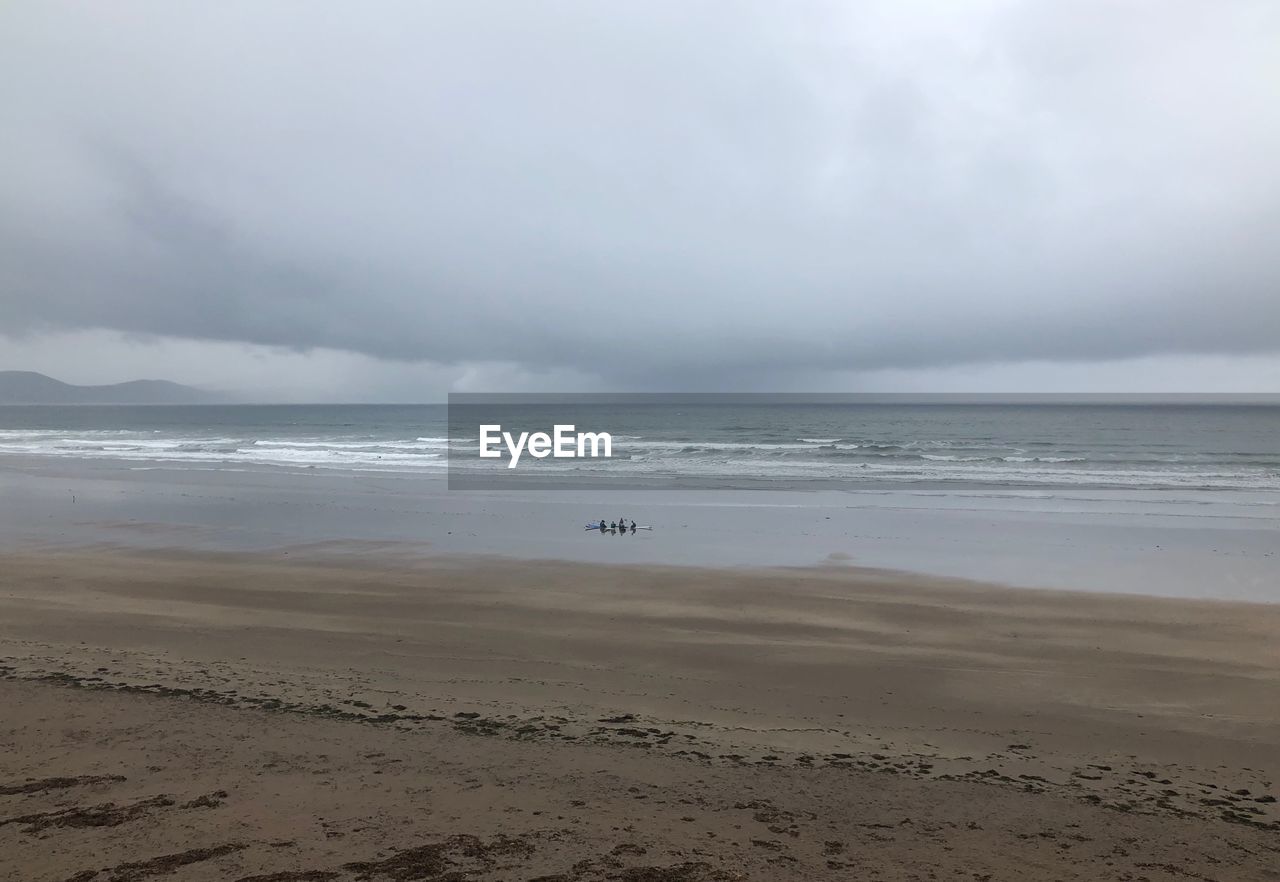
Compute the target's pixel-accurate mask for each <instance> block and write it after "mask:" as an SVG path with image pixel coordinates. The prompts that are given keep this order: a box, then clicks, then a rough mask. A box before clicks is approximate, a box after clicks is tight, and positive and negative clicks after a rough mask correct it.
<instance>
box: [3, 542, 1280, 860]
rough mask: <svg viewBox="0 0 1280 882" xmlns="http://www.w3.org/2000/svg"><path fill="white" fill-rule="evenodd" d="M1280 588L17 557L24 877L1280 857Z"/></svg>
mask: <svg viewBox="0 0 1280 882" xmlns="http://www.w3.org/2000/svg"><path fill="white" fill-rule="evenodd" d="M1277 634H1280V607H1277V606H1272V605H1251V604H1233V603H1220V602H1208V601H1182V600H1168V599H1152V598H1140V597H1132V596H1115V595H1112V596H1108V595H1087V594H1072V593H1061V592H1049V591H1020V590H1013V589H1003V588H992V587H988V586H983V585H978V584H973V583H967V582H961V581H956V580H943V579H934V578H926V577H920V576H913V575H903V574H898V573H893V572H888V571H876V570H859V569H852V568H844V567H840V568H837V567H832V568H816V569H791V570H739V571H727V570H711V569H693V568H663V567H651V566H650V567H620V566H600V565H589V564H569V563H558V562H515V561H501V560H493V559H483V558H440V557H433V558H423V557H417V556H414V555H410V554H407V553H403V552H401V551H399V550H397V547H396V546H381V545H375V544H372V543H345V544H326V545H323V546H318V547H311V548H301V547H294V548H291V549H289V550H287V551H279V552H276V553H271V554H226V553H203V554H177V553H173V552H140V551H137V550H133V551H125V550H119V549H107V548H104V549H100V550H95V551H66V552H49V551H44V552H40V553H31V554H22V553H7V554H4V555H0V675H3V679H0V702H3V706H4V708H5V713H4V715H3V722H2V723H0V878H3V879H14V880H58V882H61V880H72V879H74V880H76V882H87V880H90V879H92V880H96V882H112V880H113V882H127V880H141V879H151V878H158V879H173V880H177V882H182V880H213V879H219V880H221V879H232V880H245V879H255V880H260V882H261V880H276V882H284V880H330V879H331V880H357V879H392V880H402V879H403V880H407V879H428V880H454V882H457V880H462V879H467V880H498V879H503V880H534V879H541V880H543V882H549V880H605V879H621V880H628V882H652V880H728V879H752V880H772V879H929V878H937V879H992V880H996V879H1090V880H1092V879H1117V880H1126V879H1127V880H1137V879H1144V878H1145V879H1150V880H1173V879H1178V880H1185V879H1186V878H1197V879H1216V880H1252V879H1258V880H1262V879H1276V878H1280V873H1278V870H1277V868H1280V845H1278V844H1277V841H1278V840H1280V836H1277V833H1280V806H1278V805H1277V803H1276V797H1277V795H1280V746H1277V745H1280V700H1277V698H1278V697H1280V643H1278V642H1277V637H1276V635H1277Z"/></svg>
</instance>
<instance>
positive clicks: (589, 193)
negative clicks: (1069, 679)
mask: <svg viewBox="0 0 1280 882" xmlns="http://www.w3.org/2000/svg"><path fill="white" fill-rule="evenodd" d="M907 6H910V7H911V9H910V11H907V10H906V9H905V7H907ZM690 7H692V8H690ZM1277 36H1280V7H1277V6H1276V5H1275V4H1273V3H1249V2H1232V3H1219V4H1208V3H1200V2H1167V3H1160V4H1149V3H1124V4H1114V3H1100V2H1082V3H1073V4H1054V5H1048V4H1034V3H997V2H984V3H967V4H965V3H960V4H957V3H942V4H937V5H936V6H929V5H924V6H919V5H912V4H898V3H884V4H875V3H869V4H857V5H846V4H830V5H825V4H778V3H759V4H752V3H741V4H698V5H688V4H651V3H644V4H638V3H637V4H595V3H581V4H571V3H538V4H534V3H465V4H464V3H456V4H405V5H393V4H378V5H374V6H350V7H338V6H316V5H314V4H296V5H294V4H285V3H275V4H268V5H262V4H249V3H245V4H237V3H231V4H217V5H208V4H185V3H136V2H126V3H119V4H102V5H99V6H95V7H91V8H86V7H84V6H78V5H73V4H67V5H63V4H57V3H51V4H36V3H29V4H9V5H7V6H6V8H5V9H4V10H3V11H0V100H2V101H3V105H4V106H5V108H6V110H7V117H8V120H7V122H6V129H7V135H8V136H9V137H7V138H6V141H5V142H4V143H3V144H0V160H2V162H3V165H2V166H0V167H2V168H3V169H4V171H3V176H2V177H0V332H7V333H11V334H12V333H21V332H24V331H27V330H31V329H47V328H53V329H79V328H104V329H113V330H119V331H124V332H131V333H143V334H155V335H163V336H169V337H179V338H193V339H202V340H226V341H243V342H247V343H256V344H265V345H269V346H282V347H290V348H296V349H309V348H312V347H326V348H332V349H339V350H349V351H352V352H359V353H364V354H368V355H372V356H375V357H379V358H387V359H399V360H406V361H411V360H430V361H434V362H439V363H459V362H479V361H500V362H515V363H518V364H520V365H523V366H525V367H526V368H528V369H530V370H538V369H546V368H552V369H561V368H563V369H570V370H578V371H581V372H584V373H586V374H596V375H599V376H603V377H606V378H626V379H627V381H628V382H632V383H637V382H639V383H646V382H647V383H654V384H661V385H663V386H664V387H668V388H669V387H672V386H673V385H699V386H707V385H708V384H709V383H713V382H720V381H723V382H729V381H730V380H734V381H736V383H737V384H741V383H742V382H744V381H745V382H749V383H756V382H758V383H761V384H767V383H768V382H769V380H770V378H771V377H772V378H776V377H777V376H779V375H787V374H790V375H795V376H813V375H815V374H820V373H821V372H823V371H851V370H852V371H857V370H872V369H879V368H913V367H931V366H939V365H950V364H963V363H978V362H999V361H1018V360H1023V359H1028V358H1037V359H1058V360H1085V361H1093V360H1106V359H1114V358H1124V357H1128V356H1139V355H1145V354H1152V353H1253V352H1275V351H1277V350H1278V349H1280V261H1277V260H1276V259H1275V258H1274V256H1273V254H1272V252H1273V251H1274V242H1275V241H1277V239H1278V238H1280V162H1278V161H1277V159H1276V157H1277V156H1280V115H1277V114H1276V113H1275V112H1274V108H1275V106H1277V105H1276V102H1277V99H1280V66H1278V64H1277V62H1276V60H1275V58H1274V53H1273V51H1272V49H1273V48H1274V44H1275V39H1276V37H1277ZM690 378H697V379H696V381H694V380H691V379H690Z"/></svg>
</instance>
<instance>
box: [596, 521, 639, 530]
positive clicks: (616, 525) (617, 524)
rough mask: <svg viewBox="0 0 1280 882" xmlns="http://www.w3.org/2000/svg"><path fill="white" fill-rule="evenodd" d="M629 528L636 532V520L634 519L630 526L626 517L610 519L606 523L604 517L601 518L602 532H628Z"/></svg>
mask: <svg viewBox="0 0 1280 882" xmlns="http://www.w3.org/2000/svg"><path fill="white" fill-rule="evenodd" d="M628 529H630V530H631V532H632V533H634V532H635V531H636V522H635V521H632V522H631V526H630V527H628V526H627V519H626V518H618V519H617V520H616V521H610V522H609V523H608V524H606V523H605V520H604V518H601V519H600V532H601V533H603V532H605V531H610V532H620V533H625V532H627V530H628Z"/></svg>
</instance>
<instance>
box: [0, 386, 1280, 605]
mask: <svg viewBox="0 0 1280 882" xmlns="http://www.w3.org/2000/svg"><path fill="white" fill-rule="evenodd" d="M455 399H456V396H455ZM486 412H487V413H488V412H489V411H486ZM451 413H452V415H453V417H454V418H453V419H452V420H451V419H450V415H451ZM491 413H492V418H493V419H494V420H496V421H499V422H501V424H502V425H503V427H504V429H507V428H510V429H513V430H517V431H519V430H528V431H546V430H547V429H549V428H551V426H552V425H554V424H565V423H572V424H574V425H575V426H576V427H577V429H578V430H579V431H593V432H600V431H608V432H610V433H611V434H612V436H613V439H614V441H613V450H612V453H613V455H612V457H610V458H609V459H607V460H606V459H594V460H593V459H571V460H564V461H556V460H552V459H550V458H548V459H546V460H540V461H538V462H537V463H536V464H535V463H534V461H533V460H530V459H529V458H528V457H525V458H524V459H522V460H521V465H520V468H519V469H518V470H515V471H517V472H521V473H523V471H524V470H525V468H526V463H528V464H529V465H532V466H533V467H534V468H535V469H537V470H538V471H537V472H536V473H535V475H540V478H539V479H538V480H536V481H534V482H533V483H532V484H514V485H509V484H498V483H494V482H492V480H491V479H492V478H493V476H494V475H499V476H504V475H506V474H507V473H508V470H507V469H506V467H505V463H504V462H503V461H501V460H497V461H495V460H481V459H480V457H479V456H478V452H479V438H478V435H479V432H478V426H476V425H475V423H474V422H473V421H469V420H468V419H462V420H459V419H458V415H459V410H458V405H457V404H456V401H455V403H454V404H453V406H452V407H451V408H447V407H446V406H445V405H415V406H391V405H295V406H275V405H236V406H220V405H206V406H199V407H176V406H145V407H132V406H115V407H101V406H75V407H40V406H4V407H0V548H10V549H28V550H29V549H33V548H34V549H43V548H51V547H56V548H66V547H93V548H96V547H100V546H103V545H107V546H127V547H140V548H147V549H180V550H196V551H210V552H224V551H229V552H270V553H273V554H284V553H289V554H291V555H293V554H301V553H303V551H305V550H307V549H317V548H322V549H328V550H329V551H333V550H334V549H351V551H350V553H352V554H356V553H360V554H366V553H367V554H373V555H374V556H377V557H382V556H385V555H387V554H419V553H421V554H446V555H450V554H453V555H485V556H492V555H496V556H502V557H506V558H511V559H555V560H576V561H584V562H597V563H621V564H635V565H651V564H657V565H662V566H669V565H692V566H713V567H736V566H747V567H776V566H812V565H818V566H848V565H856V566H863V567H881V568H891V569H899V570H909V571H913V572H917V573H925V574H930V575H937V576H952V577H961V578H968V579H977V580H980V581H984V582H995V583H1001V584H1008V585H1016V586H1023V587H1043V588H1061V589H1069V590H1087V591H1108V592H1127V593H1144V594H1160V595H1167V596H1178V597H1201V598H1217V599H1233V600H1250V601H1262V602H1268V603H1275V602H1280V406H1277V405H1275V404H1266V403H1263V404H1246V403H1239V402H1231V401H1223V402H1216V403H1213V402H1211V403H1185V402H1184V403H1168V402H1162V403H1124V404H1121V403H1113V402H1109V403H1096V402H1094V403H1089V402H1084V403H1081V402H1073V403H1066V402H1052V401H1050V402H1038V403H1027V402H989V401H986V402H978V403H973V402H965V403H956V402H949V401H944V402H937V401H934V402H915V401H907V402H902V401H898V402H879V401H875V402H838V403H812V402H805V403H796V402H782V403H779V402H770V403H760V402H756V401H751V400H747V401H730V402H723V401H718V402H715V403H707V402H703V401H699V400H684V399H680V400H673V401H659V402H653V401H641V402H631V403H628V402H622V403H611V404H606V405H601V404H599V403H592V404H590V406H586V405H582V404H581V403H580V402H571V403H569V404H565V403H563V402H559V403H555V404H539V403H536V402H535V403H533V404H529V403H528V402H526V401H520V402H517V403H516V404H514V405H512V406H510V407H507V406H506V405H505V404H504V405H502V406H500V407H498V409H497V410H496V411H492V412H491ZM487 418H488V417H486V419H487ZM486 469H487V472H486V471H485V470H486ZM472 470H475V472H476V474H480V475H482V476H483V479H484V480H481V481H479V482H478V483H476V484H475V485H474V486H471V485H469V484H468V482H467V481H463V480H460V479H459V475H463V476H466V475H468V474H470V473H471V471H472ZM570 478H572V479H573V480H569V479H570ZM460 485H463V486H460ZM601 518H603V519H605V520H612V519H614V518H617V519H620V520H621V519H634V520H636V521H637V522H638V523H639V524H643V525H651V526H652V527H653V529H652V530H646V531H639V533H638V534H637V535H634V536H626V541H623V539H622V538H619V537H612V538H613V541H609V539H610V537H602V536H601V534H600V532H599V531H598V530H592V531H584V529H583V528H584V525H586V524H590V523H593V522H595V521H597V520H599V519H601ZM344 553H346V552H344Z"/></svg>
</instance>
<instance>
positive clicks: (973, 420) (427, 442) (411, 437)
mask: <svg viewBox="0 0 1280 882" xmlns="http://www.w3.org/2000/svg"><path fill="white" fill-rule="evenodd" d="M511 416H512V418H511V419H510V420H509V421H508V423H510V424H517V425H520V426H521V427H522V428H523V427H530V428H535V429H536V428H540V427H542V426H543V425H544V424H545V425H546V426H547V427H549V426H550V424H551V423H553V422H576V423H577V424H578V425H579V428H581V429H584V430H585V429H589V430H593V431H611V432H612V433H613V437H614V450H613V458H612V459H609V460H604V459H601V460H581V459H579V460H561V461H554V460H551V459H547V460H542V461H540V462H539V463H537V465H538V467H539V468H541V469H542V470H544V471H547V470H556V469H560V470H564V471H571V472H574V473H576V474H578V475H583V474H590V473H591V472H593V471H595V472H599V473H600V474H603V475H608V476H611V477H627V476H634V477H640V478H645V477H663V478H668V479H674V480H679V479H681V478H699V479H712V480H718V481H721V482H722V486H733V484H734V481H735V480H739V479H743V480H750V481H751V482H752V486H757V487H759V486H768V485H769V483H770V482H773V481H776V482H777V483H778V484H779V485H780V486H783V485H785V486H788V487H793V486H795V485H796V484H797V483H804V482H819V483H821V484H822V485H823V486H825V487H837V488H838V487H842V486H844V487H849V488H852V489H857V488H866V487H871V486H881V485H891V486H901V485H921V486H943V487H945V486H954V485H960V486H968V487H975V486H985V487H1001V488H1030V489H1035V488H1041V489H1043V488H1054V487H1071V488H1088V487H1095V488H1121V489H1123V488H1128V489H1137V490H1203V491H1248V492H1250V493H1251V494H1257V495H1256V501H1258V502H1259V503H1266V502H1268V501H1269V500H1270V497H1271V494H1277V496H1276V499H1277V500H1280V406H1275V405H1237V404H1207V405H1206V404H1201V405H1186V404H1146V405H1118V404H1101V405H1099V404H828V405H809V404H762V405H740V404H708V405H697V404H679V405H668V404H661V405H617V406H613V407H599V406H593V407H591V408H582V409H580V411H579V412H578V413H577V414H575V412H574V408H573V407H568V408H565V407H559V408H555V409H554V410H549V409H546V408H543V409H542V410H541V411H538V410H536V409H535V410H532V411H531V410H529V409H528V408H523V409H516V410H514V411H513V412H512V414H511ZM449 436H450V432H449V426H448V418H447V410H446V407H445V406H444V405H418V406H383V405H368V406H365V405H299V406H266V405H261V406H259V405H238V406H202V407H176V406H175V407H167V406H148V407H129V406H114V407H96V406H78V407H53V406H50V407H41V406H10V407H0V461H3V457H5V456H6V455H18V456H24V457H49V458H72V459H80V460H113V461H119V462H121V463H122V464H125V465H126V467H129V468H136V469H142V468H191V469H211V470H223V469H260V468H268V469H273V470H278V471H282V472H288V471H302V470H317V469H319V470H327V471H347V472H391V473H405V474H415V475H419V476H424V475H433V474H436V475H444V474H445V471H446V469H448V468H449V467H450V465H451V460H452V467H453V468H455V469H458V468H462V469H466V468H471V467H474V468H477V469H481V468H485V467H492V466H493V465H495V464H494V463H493V461H491V460H489V461H481V460H480V459H479V458H478V457H477V456H476V452H477V450H478V441H477V439H475V438H462V437H459V436H458V435H457V433H456V431H455V436H454V438H453V439H452V440H451V439H450V437H449Z"/></svg>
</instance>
